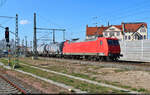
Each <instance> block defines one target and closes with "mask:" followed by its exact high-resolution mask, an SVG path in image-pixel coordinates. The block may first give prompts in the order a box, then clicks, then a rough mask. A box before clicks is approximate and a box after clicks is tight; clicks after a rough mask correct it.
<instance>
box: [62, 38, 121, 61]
mask: <svg viewBox="0 0 150 95" xmlns="http://www.w3.org/2000/svg"><path fill="white" fill-rule="evenodd" d="M63 55H64V56H66V57H72V58H88V59H94V60H117V59H118V58H119V57H120V56H121V55H120V45H119V42H118V39H116V38H105V37H99V38H97V39H95V40H90V41H84V42H69V41H66V42H65V43H64V46H63Z"/></svg>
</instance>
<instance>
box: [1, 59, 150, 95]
mask: <svg viewBox="0 0 150 95" xmlns="http://www.w3.org/2000/svg"><path fill="white" fill-rule="evenodd" d="M0 62H1V63H0V65H1V66H0V68H1V69H2V68H3V70H5V72H6V73H7V75H8V76H10V77H15V78H16V79H17V80H19V81H22V82H21V83H24V84H26V85H29V86H28V87H29V88H27V89H30V88H32V89H30V91H28V93H36V91H38V92H37V93H122V94H123V93H150V86H149V80H150V68H149V67H150V66H149V63H142V62H138V63H137V62H125V61H118V62H94V61H83V60H72V59H58V58H48V57H39V58H38V59H36V60H32V58H31V57H20V58H19V67H18V68H16V69H11V67H12V64H13V63H14V61H13V58H12V59H11V67H8V66H7V65H8V60H7V58H0ZM4 68H5V69H4ZM26 87H27V86H25V87H23V88H24V89H25V88H26ZM32 90H33V91H32Z"/></svg>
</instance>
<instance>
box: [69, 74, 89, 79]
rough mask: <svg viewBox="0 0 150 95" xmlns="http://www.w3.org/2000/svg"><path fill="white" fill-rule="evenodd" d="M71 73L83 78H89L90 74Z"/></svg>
mask: <svg viewBox="0 0 150 95" xmlns="http://www.w3.org/2000/svg"><path fill="white" fill-rule="evenodd" d="M71 75H73V76H76V77H81V78H86V79H87V78H89V76H88V75H85V74H80V73H72V74H71Z"/></svg>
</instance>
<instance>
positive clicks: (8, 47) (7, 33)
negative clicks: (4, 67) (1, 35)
mask: <svg viewBox="0 0 150 95" xmlns="http://www.w3.org/2000/svg"><path fill="white" fill-rule="evenodd" d="M5 39H6V47H7V51H8V66H10V44H9V27H6V28H5Z"/></svg>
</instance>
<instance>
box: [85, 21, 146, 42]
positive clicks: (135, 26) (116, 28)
mask: <svg viewBox="0 0 150 95" xmlns="http://www.w3.org/2000/svg"><path fill="white" fill-rule="evenodd" d="M97 36H103V37H112V38H118V39H119V40H144V39H147V36H148V34H147V24H146V23H144V22H132V23H131V22H128V23H121V25H110V26H100V27H98V26H96V27H88V25H87V26H86V38H87V39H91V38H95V37H97Z"/></svg>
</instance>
